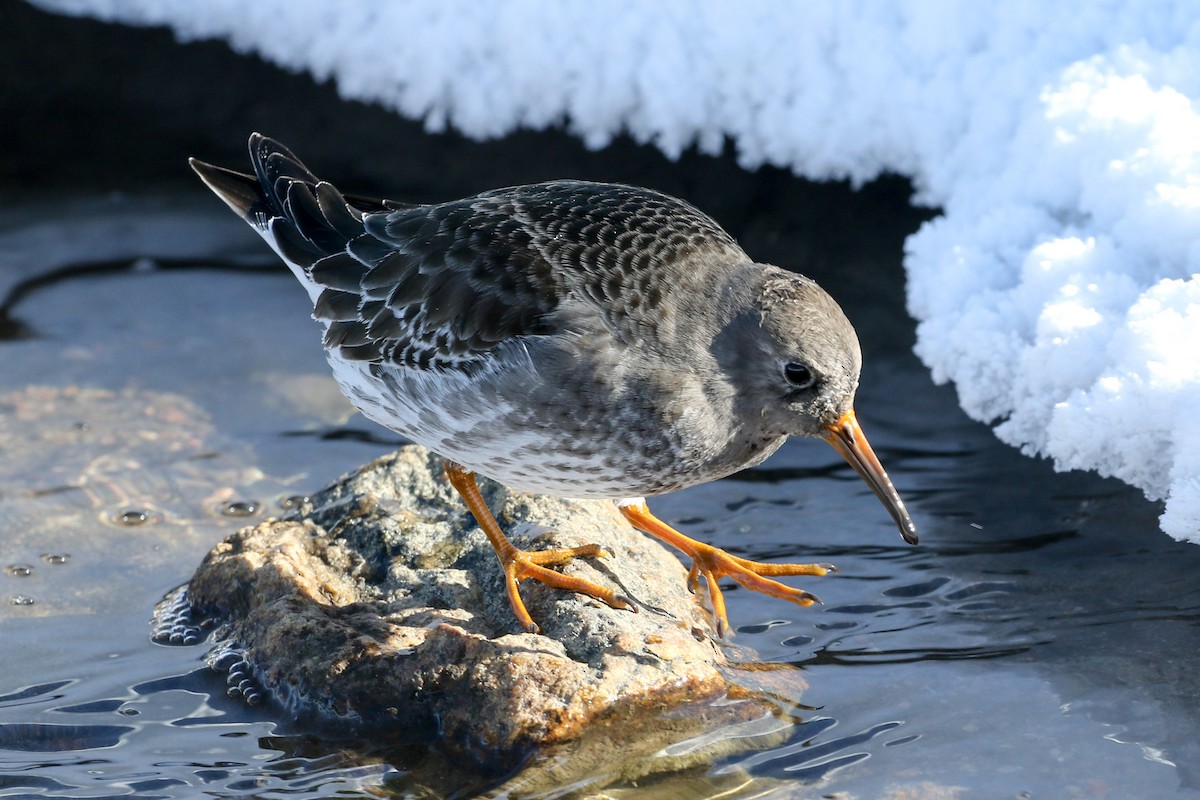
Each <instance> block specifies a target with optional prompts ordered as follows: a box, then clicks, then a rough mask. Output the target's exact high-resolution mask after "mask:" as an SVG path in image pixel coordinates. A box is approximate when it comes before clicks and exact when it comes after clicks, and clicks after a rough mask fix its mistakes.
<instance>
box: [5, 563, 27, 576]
mask: <svg viewBox="0 0 1200 800" xmlns="http://www.w3.org/2000/svg"><path fill="white" fill-rule="evenodd" d="M4 571H5V572H7V573H8V574H9V575H12V576H13V577H14V578H28V577H29V576H30V575H32V574H33V567H31V566H29V565H28V564H9V565H8V566H7V567H5V568H4Z"/></svg>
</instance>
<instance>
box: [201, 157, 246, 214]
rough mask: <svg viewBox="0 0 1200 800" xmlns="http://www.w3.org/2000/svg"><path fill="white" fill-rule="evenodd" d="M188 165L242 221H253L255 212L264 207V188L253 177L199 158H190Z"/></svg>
mask: <svg viewBox="0 0 1200 800" xmlns="http://www.w3.org/2000/svg"><path fill="white" fill-rule="evenodd" d="M188 164H189V165H190V166H191V168H192V169H193V170H194V171H195V172H196V174H197V175H199V176H200V180H202V181H204V184H205V185H206V186H207V187H208V188H209V189H212V191H213V193H214V194H216V195H217V197H219V198H221V199H222V200H224V201H225V204H226V205H227V206H229V207H230V208H232V209H233V210H234V212H236V213H237V214H238V216H240V217H241V218H242V219H245V220H247V221H250V220H252V219H253V218H254V211H255V210H256V209H260V208H261V207H262V204H263V200H264V197H263V193H262V187H261V186H260V185H259V183H258V179H257V178H255V177H254V176H253V175H247V174H245V173H243V172H237V171H236V170H232V169H226V168H225V167H218V166H216V165H215V164H209V163H207V162H205V161H201V160H200V159H198V158H189V159H188Z"/></svg>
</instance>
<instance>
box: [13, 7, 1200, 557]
mask: <svg viewBox="0 0 1200 800" xmlns="http://www.w3.org/2000/svg"><path fill="white" fill-rule="evenodd" d="M35 1H36V4H37V5H39V6H42V7H44V8H47V9H50V10H56V11H60V12H64V13H74V14H87V15H90V16H95V17H99V18H102V19H106V20H110V21H118V22H123V23H127V24H137V25H166V26H169V27H170V28H172V29H173V30H174V31H175V33H176V35H177V36H178V37H179V38H180V39H181V40H185V41H186V40H193V39H200V38H220V39H224V40H226V41H227V42H229V44H230V45H231V46H232V47H233V48H234V49H236V50H238V51H241V52H253V53H257V54H259V55H261V56H263V57H265V58H267V59H269V60H272V61H274V62H276V63H278V64H280V65H283V66H285V67H288V68H291V69H295V70H307V71H309V72H311V73H312V74H313V75H314V76H315V77H317V78H319V79H332V80H334V81H336V83H337V85H338V87H339V90H340V91H341V93H342V94H343V95H344V96H346V97H348V98H356V99H362V100H367V101H373V102H377V103H380V104H382V105H384V106H387V107H389V108H392V109H394V110H396V111H397V112H399V113H401V114H404V115H406V116H409V117H414V118H418V119H423V120H424V121H425V124H426V125H427V126H428V127H429V128H430V129H431V130H441V129H444V128H445V127H447V126H452V127H454V128H457V129H458V130H460V131H462V132H464V133H466V134H467V135H470V136H474V137H481V138H483V137H495V136H500V135H503V134H505V133H507V132H509V131H511V130H513V129H514V128H517V127H521V126H527V127H534V128H540V127H545V126H550V125H560V124H561V125H564V126H565V127H566V128H567V129H568V130H570V131H572V132H573V133H575V134H576V135H578V136H579V137H581V138H582V139H583V140H584V141H585V142H586V143H587V144H588V145H589V146H592V147H603V146H604V145H605V144H606V143H607V142H609V141H610V140H611V139H612V137H613V136H615V135H616V134H618V133H619V132H622V131H626V132H628V133H630V134H631V135H632V136H633V137H635V138H636V139H638V140H640V141H645V142H652V143H654V144H655V145H657V146H658V147H660V148H661V149H662V150H663V151H664V152H665V153H666V154H668V155H670V156H677V155H678V154H679V153H680V152H681V151H682V150H684V149H685V148H687V147H689V146H693V145H695V146H697V147H698V148H699V149H701V150H702V151H705V152H717V151H719V150H720V149H721V148H722V146H723V145H724V142H725V141H726V140H727V139H728V141H731V142H732V143H733V144H734V146H735V147H736V150H737V153H738V157H739V160H740V162H741V163H742V164H743V165H744V166H746V167H754V166H756V165H759V164H764V163H769V164H774V165H780V166H786V167H788V168H791V169H793V170H794V171H795V172H796V173H798V174H801V175H804V176H807V177H810V178H815V179H828V178H849V179H850V180H852V181H854V182H857V183H861V182H865V181H868V180H871V179H872V178H874V177H876V176H877V175H879V174H880V173H881V172H883V171H885V170H886V171H892V172H898V173H902V174H904V175H907V176H909V177H910V178H911V179H912V181H913V183H914V185H915V187H916V189H917V194H916V201H917V202H921V203H925V204H928V205H931V206H936V207H939V208H940V209H942V211H943V214H942V216H940V217H938V218H937V219H935V220H933V221H931V222H930V223H928V224H926V225H925V226H924V227H923V228H922V229H921V230H920V231H919V232H918V233H916V234H915V235H913V236H912V237H911V238H910V239H909V241H908V243H907V246H906V257H905V268H906V270H907V272H908V277H909V289H908V306H909V309H910V311H911V313H912V314H913V316H914V317H915V318H916V319H917V320H918V323H919V326H918V344H917V352H918V354H919V355H920V357H921V358H922V359H923V360H924V361H925V363H926V364H927V365H928V366H929V367H930V369H931V370H932V373H933V376H934V378H935V379H936V380H938V381H953V382H954V384H955V385H956V387H957V389H958V392H959V396H960V401H961V403H962V406H963V408H964V410H965V411H966V412H967V413H968V414H970V415H971V416H972V417H974V418H976V419H979V420H983V421H986V422H989V423H991V424H993V425H994V426H995V430H996V434H997V435H998V436H999V437H1000V438H1001V439H1002V440H1004V441H1005V442H1008V443H1010V444H1012V445H1014V446H1017V447H1019V448H1021V450H1022V451H1024V452H1026V453H1029V454H1040V455H1044V456H1049V457H1050V458H1052V459H1053V460H1054V462H1055V464H1056V465H1057V466H1058V467H1059V468H1062V469H1072V468H1078V469H1092V470H1096V471H1098V472H1100V473H1101V474H1104V475H1112V476H1116V477H1118V478H1120V479H1121V480H1123V481H1126V482H1128V483H1130V484H1132V485H1134V486H1137V487H1139V488H1141V489H1142V490H1143V491H1144V492H1145V493H1146V494H1147V496H1149V497H1151V498H1156V499H1165V501H1166V504H1165V513H1164V514H1163V516H1162V518H1161V524H1162V528H1163V530H1165V531H1166V532H1167V533H1169V534H1171V535H1172V536H1174V537H1176V538H1179V539H1186V540H1190V541H1193V542H1197V543H1200V110H1198V106H1197V101H1198V99H1200V15H1197V14H1196V13H1195V4H1194V2H1189V0H1180V1H1179V2H1167V1H1166V0H1160V1H1159V2H1153V3H1126V4H1120V3H1110V2H1096V1H1095V0H1075V1H1074V2H1067V1H1064V2H1057V3H1046V2H1042V0H993V1H992V2H985V0H963V1H962V2H947V1H944V0H929V1H928V2H915V1H910V2H890V3H880V2H873V0H858V2H852V1H851V0H827V1H826V2H809V3H804V4H782V3H775V2H769V1H767V2H732V0H731V1H730V2H700V3H692V2H682V1H680V0H674V1H672V0H662V2H656V3H644V2H634V0H608V2H605V3H595V2H580V1H579V0H563V1H562V2H544V3H543V2H531V1H529V0H474V1H473V2H464V1H462V0H436V1H434V0H430V1H429V2H392V3H379V2H370V1H369V0H344V1H343V2H340V3H324V2H298V0H257V1H256V2H254V3H245V2H243V1H242V0H237V1H236V2H234V0H210V1H209V2H205V3H175V2H170V1H169V0H35Z"/></svg>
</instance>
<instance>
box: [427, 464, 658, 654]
mask: <svg viewBox="0 0 1200 800" xmlns="http://www.w3.org/2000/svg"><path fill="white" fill-rule="evenodd" d="M446 477H447V478H449V479H450V485H451V486H453V487H454V488H455V489H456V490H457V491H458V493H459V494H460V495H461V496H462V499H463V502H465V503H466V504H467V508H469V509H471V513H472V514H474V515H475V521H476V522H478V523H479V527H480V528H482V529H483V532H484V533H485V534H487V537H488V541H490V542H491V543H492V547H493V548H494V549H495V550H496V558H498V559H500V567H501V568H502V569H503V570H504V586H505V588H506V589H507V590H508V602H509V605H511V606H512V610H513V613H514V614H516V615H517V621H518V622H520V623H521V627H523V628H524V629H525V630H526V631H528V632H529V633H537V632H538V630H539V628H538V626H537V623H535V622H534V621H533V617H531V616H529V611H527V610H526V608H525V602H524V601H523V600H522V599H521V588H520V584H521V581H523V580H525V579H526V578H533V579H534V580H535V581H541V582H542V583H544V584H546V585H547V586H553V587H554V588H556V589H566V590H567V591H569V592H578V593H579V594H586V595H588V596H589V597H594V598H596V599H597V600H600V601H601V602H604V603H607V604H608V605H609V606H611V607H613V608H627V609H629V610H631V611H635V612H636V611H637V607H636V606H634V605H633V603H632V602H631V601H630V600H629V598H627V597H625V596H624V595H619V594H617V593H616V592H614V591H613V590H612V589H606V588H604V587H603V586H600V585H599V584H596V583H592V582H591V581H586V580H584V579H583V578H576V577H574V576H572V575H563V574H562V573H561V572H555V571H554V570H550V569H546V567H547V566H555V565H558V564H564V563H566V562H567V561H570V560H571V559H573V558H593V557H597V556H602V555H605V551H604V548H602V547H601V546H600V545H598V544H585V545H582V546H580V547H564V548H559V549H554V550H534V551H527V550H520V549H518V548H516V547H514V546H513V544H512V542H510V541H509V540H508V538H507V537H506V536H505V535H504V533H503V532H502V531H501V530H500V525H499V523H497V522H496V518H495V517H494V516H492V512H491V511H489V510H488V507H487V504H486V503H484V502H483V496H482V495H481V494H480V493H479V486H478V485H477V484H476V483H475V473H474V472H471V471H470V470H468V469H465V468H464V467H463V466H461V465H460V464H456V463H455V462H453V461H447V462H446Z"/></svg>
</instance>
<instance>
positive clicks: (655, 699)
mask: <svg viewBox="0 0 1200 800" xmlns="http://www.w3.org/2000/svg"><path fill="white" fill-rule="evenodd" d="M480 487H481V490H482V491H483V494H484V497H485V499H486V500H487V502H488V504H489V506H490V508H491V509H492V511H493V512H494V513H495V514H496V517H497V519H498V520H499V522H500V524H501V526H502V527H503V528H504V530H505V531H506V533H507V534H508V535H509V536H510V538H511V539H512V540H513V542H514V543H515V544H516V545H517V546H518V547H523V548H526V549H542V548H547V547H569V546H573V545H578V544H586V543H591V542H598V543H600V544H602V545H603V546H604V547H605V548H607V549H608V550H609V551H610V552H611V553H612V556H611V557H608V558H603V559H576V560H575V561H573V562H571V563H570V564H568V565H566V566H565V567H563V568H562V569H564V570H565V571H567V572H569V573H572V574H577V575H580V576H581V577H584V578H587V579H589V580H593V581H596V582H598V583H601V584H604V585H611V586H614V587H615V588H616V589H617V590H618V591H619V592H620V593H621V594H624V595H625V596H627V597H630V598H632V599H633V600H634V602H635V603H636V604H637V607H638V613H632V612H630V611H627V610H617V609H612V608H609V607H608V606H606V605H604V604H603V603H600V602H598V601H596V600H593V599H592V598H589V597H584V596H581V595H577V594H573V593H569V592H563V591H561V590H556V589H551V588H549V587H546V586H543V585H542V584H540V583H537V582H536V581H525V582H524V583H522V586H521V588H522V595H523V597H524V598H525V601H526V604H527V605H528V607H529V610H530V613H531V614H532V615H533V617H534V619H535V620H536V621H537V622H538V624H539V625H540V626H541V630H542V633H541V634H540V635H537V634H529V633H524V632H522V631H521V629H520V626H519V625H518V623H517V622H516V619H515V617H514V616H513V613H512V610H511V609H510V607H509V604H508V600H507V597H506V595H505V590H504V586H503V576H502V574H501V572H500V569H499V565H498V563H497V560H496V557H495V555H494V553H493V551H492V548H491V546H490V544H489V543H488V541H487V539H486V537H485V536H484V535H483V533H482V532H481V531H480V530H479V529H478V528H477V526H476V525H475V522H474V519H473V518H472V517H471V516H470V513H469V512H468V511H467V509H466V507H465V506H464V505H463V504H462V503H461V502H460V501H459V500H458V498H457V496H456V495H455V493H454V490H453V489H452V488H451V487H450V485H449V484H448V482H447V481H446V480H445V478H444V477H443V476H442V469H441V461H440V459H438V458H436V457H434V456H432V455H430V454H429V453H428V452H427V451H425V450H424V449H422V448H418V447H407V448H404V449H402V450H400V451H398V452H396V453H394V454H392V455H389V456H386V457H383V458H380V459H378V460H377V461H375V462H373V463H371V464H369V465H367V466H365V467H363V468H362V469H361V470H359V471H358V472H356V473H354V474H351V475H349V476H347V477H345V478H343V479H342V480H340V481H339V482H338V483H336V484H335V485H334V486H332V487H330V488H329V489H327V490H325V491H324V492H322V493H321V494H319V495H317V496H315V497H313V498H311V501H310V502H309V503H308V504H306V505H305V506H304V508H303V512H304V513H303V514H302V515H298V516H296V517H293V518H289V519H283V520H267V521H265V522H263V523H261V524H259V525H257V526H254V527H249V528H245V529H243V530H241V531H239V532H238V533H237V534H235V535H233V536H231V537H229V538H228V539H226V540H225V541H223V542H222V543H221V544H219V545H218V546H217V547H215V548H214V549H213V550H212V551H211V552H210V553H209V555H208V556H207V558H206V559H205V560H204V562H203V564H202V565H201V566H200V568H199V570H198V571H197V572H196V574H195V576H194V577H193V578H192V580H191V582H190V584H189V587H188V593H189V602H190V603H191V606H192V608H193V610H194V612H199V613H200V614H202V615H205V616H208V617H210V618H213V619H215V620H216V621H217V623H218V628H217V638H218V642H219V643H220V644H219V646H218V649H217V650H216V651H214V654H213V655H212V656H211V657H210V660H211V661H213V662H214V663H217V662H222V657H221V655H220V654H221V653H222V652H234V653H236V654H237V655H238V658H236V659H233V661H236V663H237V664H238V667H237V669H238V672H237V675H235V676H234V678H237V681H236V683H238V684H239V685H241V684H245V685H244V686H243V687H242V688H243V689H244V690H245V692H243V693H244V694H246V693H249V694H252V695H253V697H258V696H259V692H260V689H261V690H262V691H263V692H265V694H266V696H267V697H268V698H271V699H273V700H275V701H277V702H279V703H281V704H282V705H283V706H284V707H285V708H286V710H287V711H288V712H289V713H290V714H292V715H296V716H299V717H306V718H317V719H320V720H322V721H325V722H331V723H334V724H335V725H345V726H347V729H348V730H353V731H354V732H356V733H362V732H363V731H378V732H379V733H380V735H382V736H386V735H392V736H395V737H396V738H397V739H404V738H409V739H411V738H414V737H416V738H423V737H425V736H432V735H434V734H436V735H437V736H438V737H440V740H441V744H442V746H443V748H444V749H445V750H446V751H447V752H449V753H452V754H453V753H460V754H465V755H468V756H470V757H471V758H472V759H474V760H475V761H476V762H478V763H481V764H508V765H511V764H512V763H513V759H514V757H517V756H520V755H522V754H527V753H530V752H532V751H533V750H535V749H536V748H540V747H544V746H546V745H551V744H559V743H564V742H574V741H577V740H580V739H581V737H582V736H583V734H584V732H585V730H586V731H587V732H588V733H589V734H596V733H597V731H601V730H604V731H607V734H605V735H603V736H600V737H598V738H601V739H607V740H609V741H610V742H611V744H612V745H614V746H626V745H629V744H631V743H632V740H634V739H637V738H639V735H645V736H647V737H649V738H647V740H646V741H647V744H646V745H645V746H644V747H643V748H642V749H643V750H647V748H651V750H650V751H652V750H653V749H659V748H662V747H663V746H664V745H665V744H668V743H669V741H664V740H663V734H664V733H668V732H669V734H670V739H671V740H672V741H679V740H681V739H683V738H686V737H688V736H695V735H700V734H702V732H703V731H704V730H708V729H712V728H714V727H719V726H722V725H731V724H740V723H744V722H745V721H746V720H748V719H753V718H761V717H762V716H763V715H764V712H763V709H762V707H761V706H757V705H755V704H753V703H741V702H739V703H734V702H726V701H725V700H724V698H725V697H726V694H727V691H728V690H729V686H730V685H729V683H728V680H727V677H726V675H727V674H728V667H729V665H728V663H727V651H726V650H725V649H724V648H723V647H722V646H720V645H718V644H717V643H716V642H714V641H713V640H712V638H711V637H710V636H709V635H708V634H709V632H710V622H709V616H708V612H707V611H706V610H705V609H703V608H702V607H701V606H700V605H699V604H698V602H697V601H696V598H695V596H694V595H692V594H691V593H690V592H688V590H687V588H686V582H687V571H686V569H685V568H684V567H683V565H682V564H681V563H680V562H679V561H678V559H676V558H675V557H674V556H673V555H671V554H670V553H668V552H667V551H666V550H665V549H663V548H662V547H661V546H660V545H659V544H658V543H657V542H656V541H654V540H652V539H650V538H649V537H646V536H644V535H642V534H640V533H638V532H637V531H635V530H633V529H632V528H631V527H630V526H629V525H628V524H627V523H626V522H625V521H624V519H623V518H622V517H621V516H620V514H619V512H618V511H617V510H616V508H615V506H614V505H613V504H612V503H609V502H601V501H569V500H560V499H555V498H547V497H542V496H536V495H529V494H523V493H518V492H513V491H509V490H506V489H504V488H503V487H501V486H499V485H497V484H494V483H491V482H489V481H481V482H480ZM229 663H231V661H230V658H229V657H228V656H226V657H225V658H224V660H223V665H224V666H227V665H228V664H229ZM243 673H246V674H245V677H243ZM251 679H252V680H251ZM232 685H233V681H232V679H231V686H232ZM704 700H711V701H716V702H710V703H700V702H699V701H704ZM685 702H687V703H690V704H692V707H694V708H696V709H697V711H696V713H695V715H693V716H694V719H693V720H691V721H689V722H681V721H680V720H681V719H684V718H687V717H688V715H687V714H680V713H679V711H678V708H679V706H680V704H683V703H685ZM672 707H675V711H673V712H671V713H670V715H669V717H670V721H668V722H664V720H666V719H667V717H666V716H664V711H665V710H666V709H670V708H672ZM701 709H702V710H701ZM651 716H654V717H655V718H656V719H657V720H658V721H657V722H647V721H646V719H643V718H648V717H651ZM635 734H638V735H635ZM593 738H595V737H593ZM650 751H647V752H646V755H649V752H650Z"/></svg>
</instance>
